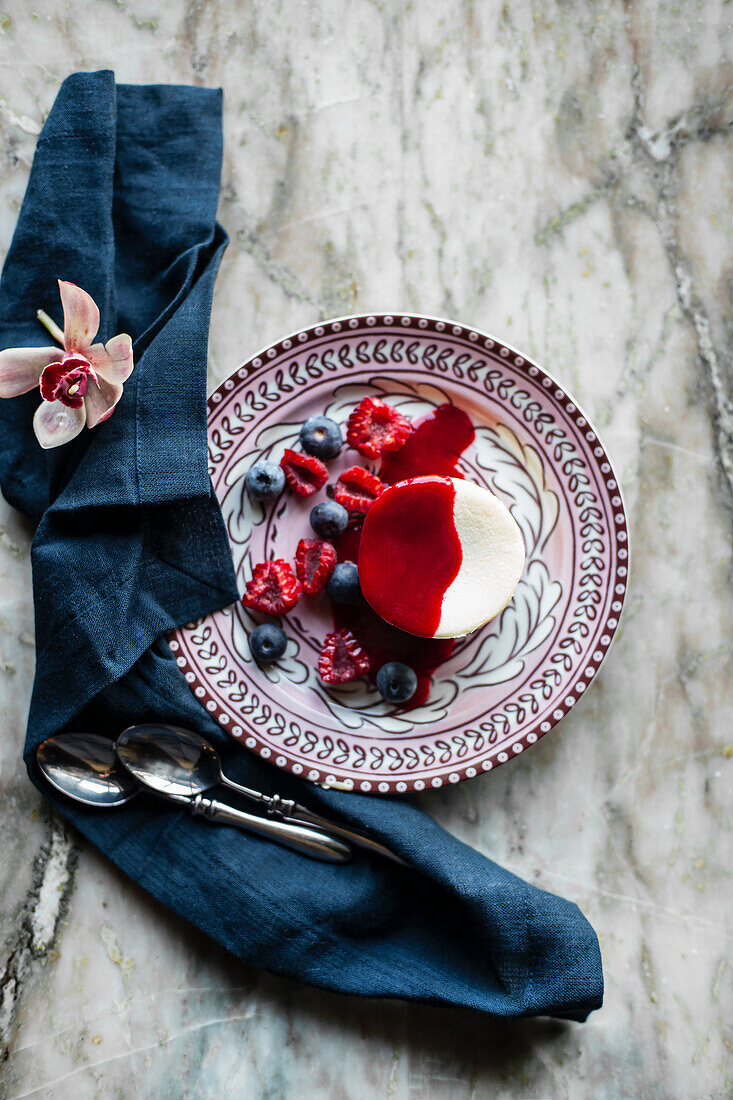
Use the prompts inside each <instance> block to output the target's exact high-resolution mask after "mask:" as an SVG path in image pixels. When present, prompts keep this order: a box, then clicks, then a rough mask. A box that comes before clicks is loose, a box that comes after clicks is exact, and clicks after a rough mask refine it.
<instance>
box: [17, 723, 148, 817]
mask: <svg viewBox="0 0 733 1100" xmlns="http://www.w3.org/2000/svg"><path fill="white" fill-rule="evenodd" d="M36 763H37V764H38V768H39V770H40V771H41V773H42V775H44V776H45V777H46V779H47V780H48V782H49V783H50V784H51V786H52V787H54V788H55V790H57V791H59V792H60V793H61V794H64V795H66V797H67V798H73V799H74V801H75V802H81V803H82V804H83V805H84V806H100V807H105V806H124V805H125V803H126V802H129V801H130V799H131V798H134V797H135V795H136V794H137V793H138V791H139V790H140V788H139V786H138V785H137V783H136V782H135V780H134V779H133V778H132V776H131V775H130V773H129V772H127V771H125V769H124V768H123V767H121V765H120V762H119V760H118V759H117V755H116V753H115V746H114V741H110V739H109V738H108V737H100V736H99V734H98V733H61V734H59V735H58V736H57V737H49V738H48V739H47V740H46V741H42V742H41V744H40V745H39V746H38V748H37V749H36Z"/></svg>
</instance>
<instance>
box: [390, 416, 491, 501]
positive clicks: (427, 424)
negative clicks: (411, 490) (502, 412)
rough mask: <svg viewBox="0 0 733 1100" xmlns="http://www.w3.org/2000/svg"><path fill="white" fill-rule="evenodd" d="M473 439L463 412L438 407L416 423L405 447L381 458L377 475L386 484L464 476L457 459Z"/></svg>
mask: <svg viewBox="0 0 733 1100" xmlns="http://www.w3.org/2000/svg"><path fill="white" fill-rule="evenodd" d="M475 438H476V433H475V431H474V430H473V424H472V423H471V421H470V420H469V418H468V416H467V415H466V413H464V411H463V410H462V409H457V408H456V406H455V405H438V407H437V409H433V411H432V412H431V413H429V414H428V415H427V416H426V417H424V418H423V419H422V420H419V421H418V422H417V424H416V425H415V426H414V428H413V431H412V435H411V436H410V438H409V439H408V440H407V443H405V445H404V447H400V449H399V451H393V452H392V454H386V455H384V457H383V459H382V469H381V470H380V471H379V476H380V478H381V480H382V481H384V482H385V483H386V484H387V485H394V484H395V482H397V481H405V480H406V479H407V478H408V477H423V476H425V475H427V474H442V475H443V477H463V474H461V473H459V472H458V460H459V458H460V457H461V455H462V454H463V452H464V451H465V450H466V448H467V447H469V446H470V445H471V444H472V443H473V441H474V439H475Z"/></svg>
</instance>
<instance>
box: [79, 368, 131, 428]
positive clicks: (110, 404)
mask: <svg viewBox="0 0 733 1100" xmlns="http://www.w3.org/2000/svg"><path fill="white" fill-rule="evenodd" d="M121 397H122V383H121V382H108V381H107V380H106V378H102V377H101V376H100V377H99V378H98V380H97V381H96V382H95V380H94V379H93V378H92V377H91V375H90V376H89V381H88V385H87V392H86V393H85V394H84V404H85V405H86V410H87V427H88V428H93V427H94V426H95V425H96V424H101V423H102V421H103V420H107V419H108V418H109V417H110V416H111V415H112V413H113V412H114V408H115V405H116V404H117V402H118V401H119V399H120V398H121Z"/></svg>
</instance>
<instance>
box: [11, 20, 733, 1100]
mask: <svg viewBox="0 0 733 1100" xmlns="http://www.w3.org/2000/svg"><path fill="white" fill-rule="evenodd" d="M98 67H113V68H115V69H116V71H117V74H118V78H119V79H121V80H130V81H177V82H193V83H201V84H210V85H222V86H223V87H224V90H225V96H226V108H225V110H226V115H225V141H226V154H225V166H224V179H223V190H222V201H221V211H220V217H221V220H222V222H223V223H224V225H225V226H226V228H227V229H228V230H229V232H230V234H231V237H232V242H231V245H230V247H229V250H228V252H227V254H226V257H225V260H224V263H223V266H222V270H221V275H220V278H219V281H218V284H217V292H216V300H215V307H214V317H213V327H212V336H211V355H210V367H211V384H212V386H213V384H215V383H216V382H218V381H219V380H220V379H222V378H224V377H225V376H226V375H227V374H229V373H230V372H231V371H232V369H233V368H234V367H235V366H236V365H237V363H238V361H240V360H241V359H243V358H245V357H246V356H248V355H249V354H251V353H252V352H253V351H254V350H256V349H257V348H258V347H260V346H262V345H263V344H266V343H268V342H270V341H271V340H274V339H276V338H278V337H279V336H281V335H282V334H283V333H284V332H287V331H290V330H292V329H294V328H297V327H298V326H301V325H305V324H308V323H311V322H314V321H315V320H316V319H318V318H325V317H329V316H333V315H336V314H342V313H346V312H353V311H366V310H379V309H383V310H393V311H397V310H413V311H419V312H426V313H439V314H445V315H448V316H455V317H456V318H458V319H460V320H462V321H465V322H468V323H470V324H473V325H476V326H480V327H482V328H484V329H487V330H489V331H490V332H493V333H494V334H496V335H497V336H499V337H501V338H504V339H506V340H507V341H508V342H510V343H512V344H514V345H516V346H518V347H520V348H522V349H524V350H525V351H526V352H528V353H529V354H530V355H532V356H534V357H535V358H537V359H538V360H539V361H540V362H542V363H544V364H545V365H546V366H547V367H548V369H549V370H550V371H552V372H553V373H555V374H556V375H557V376H558V377H559V379H560V380H561V381H562V382H563V383H564V384H565V385H566V387H567V388H569V389H570V390H571V391H572V392H573V393H574V394H575V396H576V397H577V399H578V401H579V402H580V403H581V404H582V405H583V406H585V408H586V409H587V410H588V412H589V413H590V414H591V416H592V417H593V418H594V420H595V421H596V424H597V426H598V427H599V428H600V430H601V431H602V433H603V436H604V440H605V442H606V444H607V446H608V449H609V451H610V453H611V456H612V458H613V460H614V462H615V464H616V466H617V469H618V472H619V475H620V477H621V480H622V483H623V487H624V490H625V495H626V501H627V505H628V508H629V512H630V519H631V525H632V538H633V547H634V563H633V571H632V572H633V576H632V584H631V592H630V598H629V602H628V605H627V611H626V614H625V618H624V621H623V624H622V630H621V634H620V637H619V639H618V641H617V642H616V645H615V647H614V649H613V651H612V653H611V655H610V657H609V659H608V661H607V663H606V664H605V666H604V670H603V675H602V676H601V677H600V678H599V680H598V682H597V683H595V684H594V687H593V689H592V690H591V691H589V692H588V693H587V695H586V696H584V698H583V700H582V702H581V703H580V704H579V705H578V706H577V707H576V708H575V710H574V711H573V713H572V714H571V716H570V717H569V718H568V719H566V721H565V722H564V723H563V724H562V726H561V727H559V728H558V729H556V730H554V731H553V732H552V733H551V734H550V735H549V736H548V737H547V738H545V739H544V740H543V741H541V742H540V743H539V744H537V745H536V746H535V747H534V748H533V749H532V751H531V752H529V753H526V754H523V755H522V757H521V758H519V759H517V760H515V761H514V762H513V763H512V764H511V765H508V766H507V767H503V768H500V769H499V770H498V771H496V772H493V773H492V774H490V775H486V776H483V777H481V778H478V779H476V780H473V781H471V782H469V783H465V784H462V785H461V786H459V787H457V788H453V789H450V790H445V791H442V792H440V793H437V792H436V793H435V794H433V795H432V796H426V797H425V798H424V800H423V801H424V804H425V806H426V807H427V808H428V809H429V810H430V812H431V813H433V814H434V815H435V816H436V817H437V818H438V819H439V820H440V821H441V822H442V823H443V824H445V825H446V826H447V827H448V828H450V829H451V830H453V831H454V832H455V833H456V834H457V835H459V836H460V837H462V838H463V839H465V840H466V841H468V842H469V843H470V844H473V845H475V846H476V847H477V848H479V849H480V850H481V851H483V852H485V853H487V854H489V855H491V856H492V857H493V858H495V859H496V860H498V861H499V862H503V863H505V864H507V865H508V866H510V867H511V868H512V869H514V870H515V871H517V873H519V874H520V875H523V876H525V877H529V878H530V879H532V880H533V881H535V882H537V883H539V884H540V885H542V886H544V887H546V888H548V889H551V890H554V891H556V892H559V893H562V894H564V895H566V896H568V897H571V898H572V899H574V900H576V901H577V902H578V903H579V904H580V905H581V907H582V908H583V909H584V911H585V912H586V913H587V915H588V916H589V918H590V919H591V921H592V922H593V924H594V926H595V927H596V929H597V930H598V932H599V935H600V938H601V943H602V950H603V956H604V964H605V973H606V983H607V989H606V1001H605V1005H604V1007H603V1009H602V1010H601V1011H600V1012H597V1013H596V1014H594V1015H593V1016H592V1017H591V1018H590V1020H589V1022H588V1023H587V1024H585V1025H582V1026H577V1025H564V1024H560V1023H557V1022H552V1021H547V1020H537V1021H528V1022H521V1021H520V1022H518V1023H514V1024H502V1023H496V1022H492V1021H488V1020H486V1019H482V1018H478V1017H473V1016H471V1015H470V1014H467V1013H457V1012H456V1013H452V1012H448V1011H437V1010H431V1009H427V1008H416V1007H408V1006H405V1005H401V1004H385V1003H376V1002H373V1001H357V1000H355V999H348V998H343V997H338V996H334V995H328V994H324V993H320V992H318V991H315V990H311V989H306V988H304V987H300V986H297V985H295V984H290V983H288V982H286V981H284V980H280V979H276V978H272V977H269V976H267V975H263V974H261V973H258V972H256V971H254V970H252V969H249V968H247V967H245V966H243V965H240V964H237V963H236V962H233V961H232V960H231V959H230V958H228V957H226V956H225V955H224V954H223V952H221V951H220V950H219V949H218V948H217V947H216V946H214V945H212V944H210V943H208V942H205V941H204V940H202V938H201V937H200V936H198V935H196V934H194V933H193V932H192V931H191V930H190V929H189V928H188V927H186V926H185V925H184V924H183V923H182V922H180V921H179V920H177V919H174V918H173V917H172V916H171V915H170V914H168V913H167V912H165V911H164V910H162V909H161V908H160V907H158V906H157V905H155V904H153V903H152V902H151V901H150V900H149V899H148V898H147V897H145V896H144V895H143V894H142V893H141V892H140V891H139V890H137V889H136V888H131V887H130V885H129V884H128V883H126V882H123V881H122V880H121V878H120V876H119V875H118V874H117V873H116V872H115V871H114V869H113V868H111V867H110V866H109V865H108V864H107V863H106V862H105V861H104V860H103V859H101V858H100V857H99V856H98V855H97V854H96V853H95V852H94V851H92V850H90V849H89V848H88V847H86V846H85V845H83V844H80V843H79V841H78V839H77V838H76V837H74V836H73V835H69V834H68V833H67V832H66V831H65V829H64V827H63V825H61V824H60V823H59V822H57V821H54V820H52V819H51V818H50V817H49V815H48V813H47V811H46V809H45V808H44V806H43V804H42V801H41V799H40V798H39V796H38V795H37V794H36V792H35V791H34V789H33V788H32V787H31V786H30V785H29V784H28V782H27V780H26V778H25V776H24V773H23V769H22V766H21V763H20V750H21V744H22V738H23V730H24V722H25V716H26V711H27V705H28V700H29V694H30V689H31V681H32V674H33V617H32V604H31V588H30V563H29V553H28V552H29V544H30V538H31V532H30V530H29V529H28V527H27V526H26V525H25V523H24V522H23V521H22V520H21V519H20V518H19V517H18V516H17V515H16V514H14V513H13V512H12V510H11V509H10V508H9V507H8V506H7V505H5V504H4V503H2V504H1V505H0V729H1V730H2V738H1V740H0V754H1V756H0V761H1V772H0V780H1V783H2V799H1V800H0V814H1V815H2V836H3V844H2V856H1V857H0V883H1V886H2V890H1V893H0V897H1V898H2V902H1V903H0V973H2V974H3V977H2V1001H1V1004H0V1028H1V1029H2V1032H3V1041H4V1049H5V1061H4V1063H3V1064H2V1065H3V1069H2V1072H3V1084H2V1086H0V1088H2V1090H3V1094H4V1095H5V1096H7V1097H8V1098H20V1097H26V1096H37V1097H43V1098H59V1100H66V1098H72V1097H73V1098H74V1100H87V1098H92V1097H120V1098H122V1097H125V1098H140V1097H154V1098H168V1097H171V1098H183V1097H185V1098H199V1097H204V1098H220V1097H247V1098H250V1097H252V1098H259V1097H263V1098H264V1097H268V1098H278V1097H285V1096H297V1097H302V1098H305V1100H309V1098H311V1097H312V1098H315V1097H319V1098H320V1097H323V1096H328V1097H334V1098H339V1100H341V1098H349V1100H351V1098H354V1100H362V1098H365V1097H370V1098H371V1097H374V1096H381V1097H385V1098H387V1097H394V1098H397V1100H408V1098H409V1100H418V1098H420V1100H422V1098H429V1100H433V1098H442V1097H450V1098H451V1100H453V1098H463V1097H480V1098H487V1100H488V1098H492V1100H494V1098H511V1100H516V1098H519V1100H539V1098H547V1097H551V1098H552V1100H560V1098H564V1097H571V1098H573V1097H594V1098H597V1100H616V1098H619V1100H621V1098H634V1100H646V1098H657V1097H663V1098H667V1097H674V1098H688V1097H695V1098H703V1097H724V1096H725V1097H727V1096H730V1095H731V1093H732V1091H733V1083H732V1082H731V1065H732V1064H733V1057H732V1055H733V1033H732V1032H731V1021H732V1020H733V991H732V983H731V962H730V947H731V926H730V919H729V918H730V912H731V901H732V900H733V899H732V897H731V862H730V852H731V844H730V825H731V813H730V804H731V773H732V772H733V734H732V733H731V724H730V710H731V638H732V636H733V635H732V630H731V626H732V623H731V611H732V601H731V588H730V582H731V518H732V516H733V412H732V407H731V384H732V383H731V347H732V343H733V319H732V317H731V285H733V262H732V261H731V255H733V250H732V245H733V220H732V217H731V214H732V210H733V206H732V202H731V199H732V194H733V182H732V181H733V134H732V133H731V128H732V126H733V121H732V120H733V7H731V6H730V5H728V4H727V3H725V2H722V0H709V2H707V0H682V2H681V3H677V4H671V3H668V2H664V3H663V2H661V0H635V2H634V3H633V4H632V3H629V4H625V5H624V4H621V3H600V2H599V0H595V2H593V0H565V2H557V3H554V2H551V0H526V2H522V3H519V2H513V3H512V2H510V0H507V2H505V3H499V2H498V0H496V2H495V0H487V2H482V0H462V2H460V3H459V2H458V0H451V2H448V0H414V2H412V3H404V2H397V0H395V2H393V3H392V2H390V0H382V2H378V0H373V2H369V0H350V2H347V0H308V2H299V0H298V2H296V0H291V2H287V0H285V2H283V0H281V2H279V3H278V2H275V0H269V2H264V0H253V2H244V0H208V2H203V0H189V2H186V3H183V2H181V0H169V2H167V3H166V4H165V5H164V4H162V3H154V2H152V0H75V2H74V3H71V2H70V0H55V2H54V3H51V2H50V0H31V2H21V0H5V3H4V5H3V10H2V12H1V13H0V129H1V131H2V146H3V150H4V155H3V156H2V160H0V248H1V249H2V250H3V251H4V250H6V249H7V246H8V244H9V241H10V236H11V233H12V230H13V226H14V222H15V219H16V216H17V212H18V209H19V205H20V202H21V200H22V195H23V191H24V187H25V184H26V180H27V175H28V167H29V164H30V161H31V158H32V154H33V149H34V144H35V139H36V135H37V134H38V131H39V129H40V127H41V125H42V122H43V120H44V117H45V116H46V114H47V112H48V110H49V107H50V105H51V103H52V101H53V97H54V95H55V92H56V90H57V87H58V84H59V82H60V80H61V79H62V78H63V77H64V76H65V75H66V74H67V73H69V72H70V71H72V70H74V69H79V68H82V69H92V68H98Z"/></svg>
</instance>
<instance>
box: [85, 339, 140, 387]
mask: <svg viewBox="0 0 733 1100" xmlns="http://www.w3.org/2000/svg"><path fill="white" fill-rule="evenodd" d="M85 354H86V356H87V359H88V360H89V362H90V363H91V364H92V366H93V367H94V369H95V371H96V372H97V374H98V375H99V377H100V378H104V379H105V380H106V381H107V382H125V381H127V379H128V378H129V377H130V375H131V374H132V368H133V362H132V340H131V339H130V337H129V336H128V335H127V334H126V333H124V332H123V333H120V335H119V336H113V337H112V339H111V340H108V341H107V343H106V344H92V346H91V347H90V348H87V349H86V353H85Z"/></svg>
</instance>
